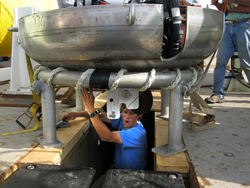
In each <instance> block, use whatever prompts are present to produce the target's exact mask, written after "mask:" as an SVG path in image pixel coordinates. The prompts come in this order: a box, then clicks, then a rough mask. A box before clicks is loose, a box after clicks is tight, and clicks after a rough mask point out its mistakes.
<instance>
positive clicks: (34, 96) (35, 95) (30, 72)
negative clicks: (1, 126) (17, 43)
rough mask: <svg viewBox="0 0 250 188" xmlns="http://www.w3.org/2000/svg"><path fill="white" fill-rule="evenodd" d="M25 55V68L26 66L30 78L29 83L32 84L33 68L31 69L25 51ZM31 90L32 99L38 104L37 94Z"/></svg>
mask: <svg viewBox="0 0 250 188" xmlns="http://www.w3.org/2000/svg"><path fill="white" fill-rule="evenodd" d="M25 57H26V63H27V68H28V73H29V78H30V84H31V85H32V84H33V82H34V78H33V74H34V72H33V69H32V65H31V61H30V57H29V56H28V55H27V54H26V53H25ZM31 92H32V96H33V99H34V102H35V103H36V104H40V103H39V96H38V95H37V94H36V92H34V91H31Z"/></svg>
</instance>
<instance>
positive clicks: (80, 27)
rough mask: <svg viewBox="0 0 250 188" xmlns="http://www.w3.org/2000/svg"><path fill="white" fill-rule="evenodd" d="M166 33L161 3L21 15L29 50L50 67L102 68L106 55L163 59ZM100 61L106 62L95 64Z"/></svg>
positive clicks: (21, 30) (22, 34) (24, 41)
mask: <svg viewBox="0 0 250 188" xmlns="http://www.w3.org/2000/svg"><path fill="white" fill-rule="evenodd" d="M162 36H163V8H162V5H152V4H150V5H149V4H127V5H98V6H86V7H80V8H67V9H59V10H52V11H46V12H40V13H36V14H32V15H29V16H26V17H23V18H21V19H20V20H19V38H20V41H21V44H22V46H23V48H24V50H25V51H26V53H27V54H28V55H29V56H30V57H31V58H32V59H34V60H35V61H37V62H39V63H41V64H46V65H47V66H49V67H57V66H64V67H66V68H72V69H78V68H79V67H86V66H87V67H93V66H94V67H95V66H96V65H98V67H100V66H101V67H102V65H101V64H102V61H105V60H106V61H107V60H115V61H116V62H117V61H118V60H131V59H155V58H159V57H160V54H161V46H162ZM95 61H101V63H100V64H98V63H97V64H96V65H95ZM54 63H55V64H56V65H54ZM119 67H121V65H119Z"/></svg>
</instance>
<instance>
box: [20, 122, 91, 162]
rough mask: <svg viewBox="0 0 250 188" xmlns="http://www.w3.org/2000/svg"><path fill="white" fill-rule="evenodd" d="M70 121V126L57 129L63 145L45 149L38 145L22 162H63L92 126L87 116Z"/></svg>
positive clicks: (58, 137)
mask: <svg viewBox="0 0 250 188" xmlns="http://www.w3.org/2000/svg"><path fill="white" fill-rule="evenodd" d="M69 123H70V127H67V128H59V129H58V130H57V139H58V140H59V141H60V142H61V143H62V144H63V145H62V146H61V147H58V148H48V149H44V148H43V147H42V146H41V145H38V146H37V147H36V148H34V149H33V150H32V151H31V152H30V153H29V154H28V155H27V156H26V157H24V158H23V159H22V160H21V161H20V163H24V164H25V163H39V164H55V165H60V164H62V163H63V161H64V160H65V158H66V157H67V156H68V154H69V153H70V152H71V150H72V149H73V147H74V146H75V145H76V144H77V142H78V141H79V140H80V139H81V138H82V136H83V134H84V133H86V132H87V130H88V128H89V126H90V121H89V120H88V119H85V118H76V119H75V120H73V121H69Z"/></svg>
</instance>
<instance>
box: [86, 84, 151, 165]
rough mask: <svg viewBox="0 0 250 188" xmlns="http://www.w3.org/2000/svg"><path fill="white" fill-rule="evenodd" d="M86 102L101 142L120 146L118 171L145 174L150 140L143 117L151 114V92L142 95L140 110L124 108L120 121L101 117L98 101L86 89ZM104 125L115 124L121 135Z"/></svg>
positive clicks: (117, 160)
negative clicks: (95, 105) (127, 170)
mask: <svg viewBox="0 0 250 188" xmlns="http://www.w3.org/2000/svg"><path fill="white" fill-rule="evenodd" d="M82 100H83V103H84V105H85V108H86V112H87V113H88V114H89V116H90V120H91V122H92V124H93V126H94V128H95V130H96V132H97V134H98V135H99V137H100V139H101V140H102V141H105V142H113V143H116V149H115V161H114V162H115V167H116V168H118V169H130V170H143V169H144V168H145V166H146V163H147V138H146V130H145V129H144V127H143V125H142V124H141V122H140V120H141V118H142V116H143V113H147V112H149V111H150V109H151V107H152V103H153V97H152V94H151V92H150V90H146V91H144V92H143V93H141V94H140V95H139V108H138V109H136V110H130V109H127V108H124V109H123V110H122V114H121V116H120V118H119V119H112V120H111V119H108V118H107V116H106V114H104V113H101V114H98V115H97V113H96V110H95V108H94V100H95V98H94V95H93V92H92V90H91V89H90V88H89V91H88V90H87V89H85V88H83V92H82ZM104 122H106V123H111V125H112V127H113V128H116V129H117V130H118V131H110V129H109V128H108V127H107V126H106V125H105V124H104Z"/></svg>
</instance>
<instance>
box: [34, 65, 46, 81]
mask: <svg viewBox="0 0 250 188" xmlns="http://www.w3.org/2000/svg"><path fill="white" fill-rule="evenodd" d="M42 70H50V68H49V67H45V66H42V65H36V66H35V67H34V68H33V71H34V75H33V78H34V80H38V78H37V76H38V74H39V73H40V72H41V71H42Z"/></svg>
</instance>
